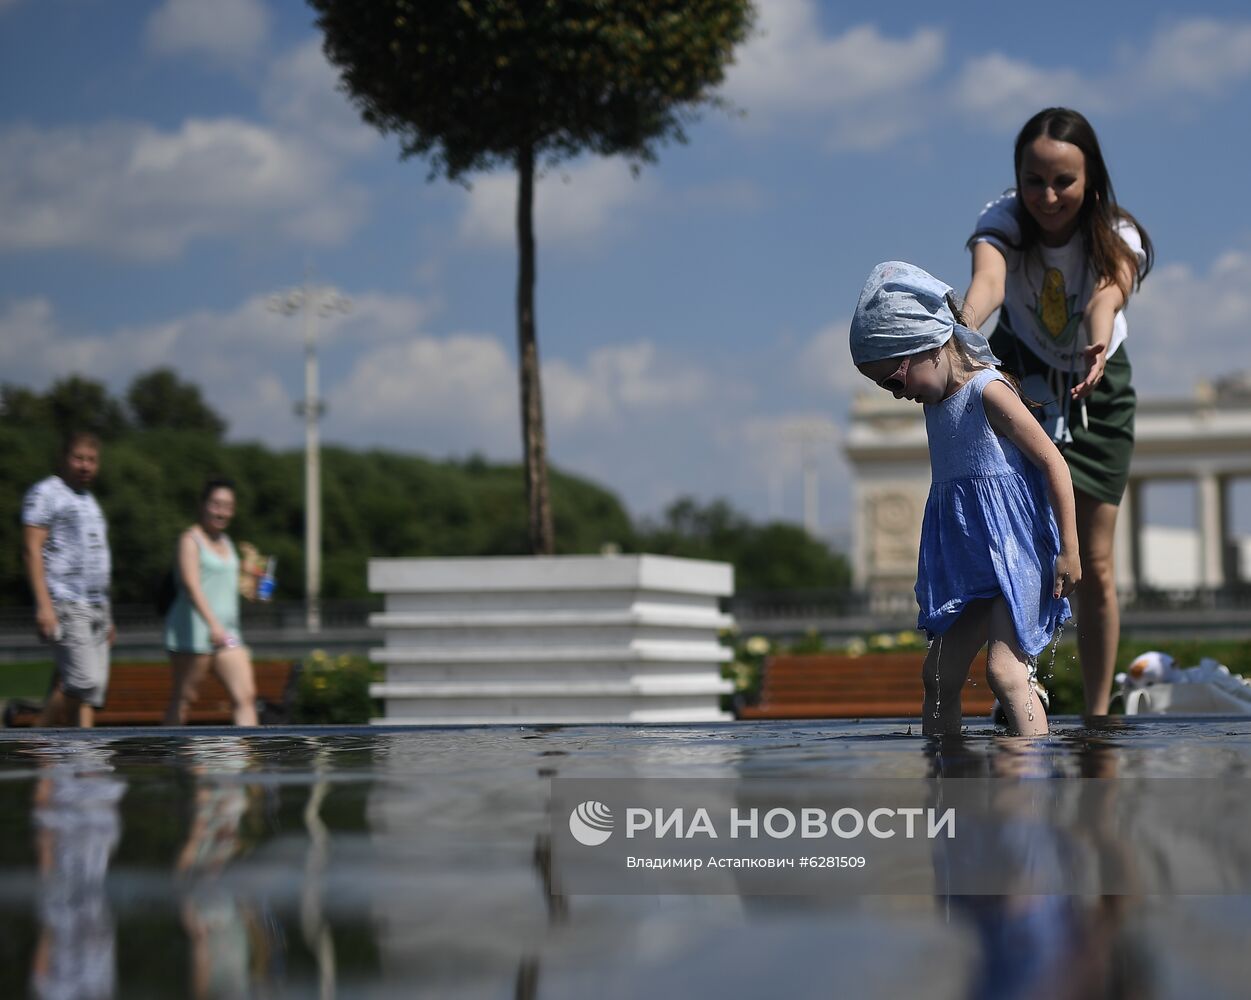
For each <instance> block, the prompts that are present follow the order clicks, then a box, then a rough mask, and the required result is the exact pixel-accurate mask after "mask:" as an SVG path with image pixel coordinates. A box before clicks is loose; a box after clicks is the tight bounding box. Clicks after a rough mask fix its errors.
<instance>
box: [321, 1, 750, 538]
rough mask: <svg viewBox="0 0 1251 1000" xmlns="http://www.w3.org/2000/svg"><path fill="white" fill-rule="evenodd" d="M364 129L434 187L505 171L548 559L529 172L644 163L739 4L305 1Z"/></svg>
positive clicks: (669, 132) (689, 101) (535, 506)
mask: <svg viewBox="0 0 1251 1000" xmlns="http://www.w3.org/2000/svg"><path fill="white" fill-rule="evenodd" d="M309 3H310V4H311V5H312V6H313V7H314V8H315V9H316V10H317V12H318V18H317V24H318V27H320V28H321V30H322V31H323V32H324V33H325V37H326V41H325V52H326V55H327V56H328V57H329V59H330V60H331V62H333V63H334V64H335V65H336V66H338V67H339V68H340V70H341V71H342V78H343V87H344V89H345V90H346V92H347V93H348V94H349V95H350V96H351V97H352V99H353V100H354V101H355V102H356V104H357V106H358V107H359V109H360V111H361V114H362V116H363V117H364V119H365V121H367V122H369V123H370V124H371V125H374V126H376V127H377V128H378V129H380V130H381V131H382V132H384V133H394V134H396V135H398V136H399V138H400V141H401V146H402V150H403V154H404V155H405V156H426V157H428V158H429V162H430V165H431V171H430V173H431V177H432V178H433V177H434V176H436V175H438V174H439V173H442V174H445V175H446V176H447V178H448V179H449V180H458V179H463V178H464V176H465V175H466V174H468V173H470V172H472V171H476V170H487V169H493V168H496V167H498V166H501V165H508V166H512V167H514V168H515V169H516V171H517V176H518V195H517V241H518V251H519V260H518V277H517V352H518V368H519V377H520V382H521V427H522V442H523V449H524V466H525V484H526V499H527V507H528V513H529V522H528V534H529V543H530V548H531V551H533V552H535V553H543V554H550V553H552V552H554V551H555V535H554V529H553V521H552V510H551V501H550V496H549V487H548V474H547V438H546V433H545V431H544V426H543V402H542V391H541V386H540V383H539V354H538V342H537V336H536V332H535V318H534V284H535V250H534V220H533V205H534V179H535V170H536V165H548V166H551V165H555V164H557V163H559V162H561V161H562V160H566V159H569V158H571V157H575V156H577V155H579V154H581V153H584V152H591V153H595V154H598V155H600V156H616V155H625V156H627V157H630V158H631V159H632V161H633V162H634V163H635V164H636V165H637V164H638V163H640V162H647V161H654V160H655V158H656V150H657V148H658V146H659V145H660V144H662V143H663V142H665V141H668V140H674V141H679V142H684V141H685V139H686V135H685V131H684V127H685V126H686V125H687V124H689V123H690V122H692V121H693V120H694V119H695V118H696V117H697V114H698V112H699V111H700V110H701V109H702V108H703V107H704V106H707V105H715V104H717V103H719V102H718V99H717V98H716V97H715V96H714V95H713V90H714V88H715V87H716V86H717V85H718V84H720V83H721V81H722V79H723V78H724V74H725V67H726V65H727V64H728V63H729V61H730V58H731V53H732V52H733V49H734V46H735V45H737V44H738V43H739V42H741V41H742V40H743V39H744V38H745V37H746V36H747V34H748V32H749V31H750V29H751V25H752V23H753V20H754V16H755V9H754V7H753V5H752V3H751V0H613V2H611V3H608V2H605V0H458V2H452V0H447V2H444V3H423V2H420V0H372V2H369V3H362V2H360V0H309Z"/></svg>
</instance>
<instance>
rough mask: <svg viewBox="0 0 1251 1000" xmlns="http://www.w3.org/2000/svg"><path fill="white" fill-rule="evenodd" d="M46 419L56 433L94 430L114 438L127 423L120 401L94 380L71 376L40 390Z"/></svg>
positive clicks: (124, 428) (121, 431)
mask: <svg viewBox="0 0 1251 1000" xmlns="http://www.w3.org/2000/svg"><path fill="white" fill-rule="evenodd" d="M43 398H44V406H45V407H46V411H45V412H46V415H47V419H48V420H50V421H51V423H52V426H53V429H54V430H55V431H56V432H57V434H58V435H61V436H64V435H65V434H67V433H69V432H70V431H72V430H88V431H94V432H95V433H96V434H99V435H100V437H102V438H110V439H111V438H116V437H118V436H119V435H121V434H122V433H124V432H125V431H126V430H127V428H128V426H129V422H128V421H127V420H126V413H125V411H124V410H123V409H122V407H121V404H119V403H118V402H117V400H115V399H114V398H113V397H112V396H110V395H109V391H108V389H106V388H105V387H104V385H103V384H102V383H100V382H97V381H95V380H94V379H89V378H83V377H82V376H81V375H71V376H69V377H68V378H63V379H60V380H59V381H57V382H54V383H53V384H52V387H51V388H50V389H48V391H47V392H46V393H44V397H43Z"/></svg>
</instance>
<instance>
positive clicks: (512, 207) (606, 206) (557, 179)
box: [460, 159, 655, 246]
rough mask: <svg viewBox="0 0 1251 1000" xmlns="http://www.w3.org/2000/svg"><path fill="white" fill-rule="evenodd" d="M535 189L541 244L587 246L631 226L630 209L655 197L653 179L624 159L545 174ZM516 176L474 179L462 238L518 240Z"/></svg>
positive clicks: (494, 242)
mask: <svg viewBox="0 0 1251 1000" xmlns="http://www.w3.org/2000/svg"><path fill="white" fill-rule="evenodd" d="M534 187H535V191H534V230H535V239H536V241H537V242H538V244H539V245H540V246H550V245H552V244H553V243H558V244H559V243H571V244H575V245H586V244H588V243H593V242H594V241H595V239H597V238H599V237H602V236H603V235H604V234H605V233H608V232H611V231H613V230H615V229H620V228H623V227H625V226H626V225H628V219H629V217H630V214H631V212H632V211H634V210H637V208H638V207H639V206H640V205H643V204H646V203H647V202H648V201H650V200H651V199H652V198H653V197H654V196H655V182H654V181H652V180H651V179H650V177H649V175H648V174H647V173H646V172H644V173H642V174H640V175H639V176H638V177H637V178H636V177H635V176H634V175H633V174H632V173H631V172H630V167H629V164H627V163H626V162H624V161H623V160H604V159H595V160H590V161H588V162H586V163H584V164H581V165H579V166H576V167H573V168H569V169H560V170H554V171H552V172H550V173H548V174H546V175H544V176H543V177H542V178H541V179H540V180H539V181H538V182H537V183H536V184H535V186H534ZM516 227H517V175H516V174H515V173H513V172H511V171H510V172H503V173H499V174H493V175H491V176H488V177H483V178H482V179H480V180H477V181H475V182H474V185H473V188H472V190H470V191H469V192H468V193H467V195H466V205H465V213H464V215H463V217H462V218H461V222H460V235H461V239H462V240H463V241H464V242H465V243H467V244H470V245H477V246H514V245H515V244H516V242H517V228H516Z"/></svg>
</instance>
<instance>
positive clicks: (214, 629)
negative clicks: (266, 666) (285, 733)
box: [165, 479, 256, 726]
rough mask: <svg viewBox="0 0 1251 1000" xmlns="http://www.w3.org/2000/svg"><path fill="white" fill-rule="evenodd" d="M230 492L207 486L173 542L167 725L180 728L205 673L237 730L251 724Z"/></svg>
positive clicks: (222, 484)
mask: <svg viewBox="0 0 1251 1000" xmlns="http://www.w3.org/2000/svg"><path fill="white" fill-rule="evenodd" d="M234 516H235V488H234V484H233V483H232V482H230V481H229V480H226V479H214V480H210V481H209V482H208V483H207V484H205V487H204V491H203V493H202V494H201V497H200V516H199V519H198V520H197V521H196V523H195V524H193V525H192V526H191V527H190V528H188V529H187V530H186V531H184V532H183V533H182V536H181V537H180V538H179V540H178V569H177V572H176V573H175V576H176V577H177V580H178V595H177V596H176V597H175V598H174V603H173V604H172V605H171V606H170V609H169V613H168V614H167V615H166V617H165V648H166V649H167V650H168V651H169V658H170V663H171V664H172V665H173V668H174V688H173V692H172V694H171V696H170V702H169V708H168V709H167V710H166V712H165V724H166V725H167V726H181V725H184V724H185V723H186V720H187V708H188V706H189V705H190V704H191V703H192V702H194V701H195V698H196V694H197V692H198V690H199V687H200V683H201V682H202V681H203V680H204V676H205V675H206V674H207V673H208V671H209V668H210V667H211V668H212V669H213V671H214V673H216V674H217V676H218V678H219V679H220V680H221V682H222V685H223V686H224V687H225V688H226V690H227V692H229V694H230V701H231V709H232V713H233V715H234V721H235V725H237V726H255V725H256V681H255V678H254V675H253V671H252V658H251V656H250V654H249V653H248V649H247V647H246V646H244V645H243V640H242V637H241V636H240V634H239V555H238V553H237V552H236V551H235V546H234V543H233V542H232V541H231V540H230V536H229V535H227V534H226V528H227V527H229V526H230V521H231V519H232V518H233V517H234Z"/></svg>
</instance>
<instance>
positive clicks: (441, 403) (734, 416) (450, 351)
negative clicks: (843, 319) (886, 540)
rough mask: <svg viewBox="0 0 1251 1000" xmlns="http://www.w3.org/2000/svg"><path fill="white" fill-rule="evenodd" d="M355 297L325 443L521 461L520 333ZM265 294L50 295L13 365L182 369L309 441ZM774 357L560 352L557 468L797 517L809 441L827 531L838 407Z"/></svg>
mask: <svg viewBox="0 0 1251 1000" xmlns="http://www.w3.org/2000/svg"><path fill="white" fill-rule="evenodd" d="M326 290H327V291H328V289H326ZM351 299H352V307H351V311H350V312H348V313H347V314H346V315H335V316H333V317H330V318H326V319H322V320H320V321H319V324H318V343H319V345H320V350H319V358H320V359H321V373H322V395H323V398H325V399H326V400H327V402H328V411H327V415H326V418H325V421H324V422H323V425H322V433H323V439H324V440H326V441H332V442H341V443H344V444H348V445H352V446H358V447H359V446H381V447H388V448H394V449H397V450H401V451H410V452H416V453H421V454H427V455H431V456H435V457H439V456H445V455H464V454H467V453H470V452H481V453H483V454H485V455H487V456H489V457H490V458H492V459H496V460H505V461H517V460H518V458H519V456H520V454H521V431H520V416H519V412H520V405H519V388H518V384H517V368H516V361H515V358H514V355H513V349H512V346H511V342H510V341H508V340H507V339H505V338H503V337H497V336H494V335H492V334H489V333H465V332H460V333H453V334H449V335H439V334H435V333H432V332H430V330H429V329H428V328H427V327H428V324H429V322H430V317H431V306H430V305H429V303H427V302H425V301H419V300H416V299H413V298H410V297H405V296H392V295H384V294H380V293H377V292H371V291H366V292H354V293H352V294H351ZM267 300H268V296H264V295H258V296H254V297H251V298H249V299H247V300H245V301H243V302H241V303H239V304H238V305H237V306H236V307H234V308H233V309H228V310H221V311H212V310H200V311H197V312H193V313H189V314H186V315H182V316H176V317H173V318H171V319H169V320H167V321H165V322H161V323H154V324H147V325H143V326H131V327H121V328H115V329H109V330H88V331H74V330H68V329H66V328H65V327H64V324H63V323H62V322H61V321H60V320H59V319H58V317H57V315H56V313H55V310H54V308H53V306H52V305H51V304H50V303H49V302H48V301H47V300H44V299H38V298H34V299H26V300H21V301H16V302H10V303H8V304H6V305H0V371H4V373H5V380H6V381H13V382H17V383H19V384H25V385H30V386H32V387H35V388H44V387H46V386H47V385H48V384H49V383H51V382H52V381H53V380H55V379H57V378H61V377H64V376H66V375H69V374H71V373H86V374H88V375H89V376H90V377H91V378H95V379H99V380H100V381H102V382H104V383H105V384H107V385H108V386H109V387H110V389H111V390H112V391H113V392H115V393H121V392H123V391H124V390H125V388H126V387H127V386H128V385H129V383H130V381H131V380H132V379H133V378H134V377H135V375H137V374H139V373H140V372H143V371H147V370H150V369H152V368H155V367H157V366H165V365H170V364H174V365H176V366H177V368H178V370H179V372H180V374H181V377H183V378H185V379H188V380H190V381H192V382H194V383H196V384H197V385H199V386H200V387H201V389H202V391H203V392H204V394H205V398H206V399H207V400H208V402H209V403H210V405H211V406H213V407H214V409H216V410H217V411H218V412H220V413H221V414H223V415H224V416H225V417H226V418H227V419H228V421H229V423H230V435H231V437H232V438H234V439H245V440H253V439H254V440H261V441H264V442H267V443H268V444H270V445H272V446H277V447H298V446H299V443H300V441H301V439H302V428H301V424H300V421H299V420H298V419H297V418H296V417H295V416H293V414H292V407H293V404H294V403H295V401H296V400H298V399H299V398H301V397H302V395H303V383H302V374H303V365H302V343H303V324H302V323H301V322H300V319H299V317H296V316H290V317H288V316H283V315H280V314H278V313H275V312H273V311H272V310H271V309H270V308H269V307H268V302H267ZM776 362H777V363H776V365H771V366H770V367H769V368H768V369H767V370H763V371H762V370H760V368H759V365H758V364H757V363H756V359H755V357H754V356H738V355H734V354H727V355H722V356H719V357H717V358H715V359H711V360H707V361H705V360H702V359H701V360H698V361H688V360H684V359H682V358H679V357H674V356H671V355H669V354H668V353H667V352H665V351H664V350H663V349H662V348H660V347H657V346H656V345H654V344H653V343H651V342H649V341H636V342H628V343H620V344H615V345H612V346H609V347H604V348H600V349H598V350H595V351H592V352H590V353H589V354H588V355H586V356H585V357H583V358H581V359H572V358H560V357H555V358H550V359H548V360H547V361H546V362H545V364H544V369H543V379H544V383H543V389H544V403H545V408H546V416H547V430H548V437H549V442H550V454H551V461H552V463H553V464H554V465H556V466H557V467H559V468H562V469H566V470H569V471H572V472H575V473H578V474H581V475H585V476H589V477H591V478H593V479H594V480H596V481H598V482H600V483H602V484H604V485H605V486H606V487H608V488H609V489H612V490H614V491H615V492H617V493H618V495H620V496H621V497H622V498H623V499H624V500H625V501H626V502H627V503H628V504H629V505H630V506H631V507H632V509H633V510H635V511H656V510H659V509H660V508H662V507H663V506H665V505H667V504H668V503H670V502H671V501H672V500H673V499H674V498H676V497H678V496H681V495H694V496H698V497H701V498H703V499H705V500H709V499H712V498H714V497H718V496H726V497H733V498H735V500H734V502H735V505H736V506H738V507H740V508H741V509H745V510H747V511H748V512H749V513H751V514H752V515H753V516H757V517H759V516H761V514H762V512H763V511H764V509H765V508H766V506H768V510H769V513H770V514H772V515H774V516H787V517H789V518H791V519H792V520H798V518H799V516H800V510H801V507H800V499H799V497H800V493H799V490H798V483H799V481H800V476H799V460H800V447H801V445H800V442H801V439H802V438H803V437H804V436H805V435H807V436H808V437H809V438H810V439H811V442H812V447H814V448H816V449H817V450H816V451H814V452H813V455H814V458H815V461H816V462H817V466H816V469H817V474H818V476H819V481H820V489H821V502H822V516H821V521H822V524H825V525H829V524H834V523H837V522H838V521H839V520H840V515H839V514H838V513H837V511H838V510H839V505H840V504H842V503H843V502H844V494H845V492H846V485H845V484H846V478H847V477H846V473H845V470H844V469H843V467H842V466H841V465H840V464H839V463H840V459H839V457H838V441H839V438H838V433H839V432H838V429H837V421H838V419H839V415H840V411H841V408H842V403H841V401H840V402H839V403H838V405H835V404H834V401H833V400H832V399H828V394H825V395H823V396H822V397H818V398H817V400H816V402H815V404H812V403H810V404H809V408H808V409H803V408H802V407H804V405H805V403H804V401H803V400H802V399H801V398H800V393H799V389H798V388H797V386H796V383H795V379H794V376H793V371H794V368H793V360H792V359H791V358H790V352H789V351H785V352H782V353H781V354H779V355H777V356H776ZM827 400H828V405H827ZM778 406H780V407H781V412H772V410H771V408H772V407H778ZM840 491H841V492H840Z"/></svg>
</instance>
